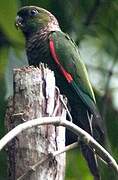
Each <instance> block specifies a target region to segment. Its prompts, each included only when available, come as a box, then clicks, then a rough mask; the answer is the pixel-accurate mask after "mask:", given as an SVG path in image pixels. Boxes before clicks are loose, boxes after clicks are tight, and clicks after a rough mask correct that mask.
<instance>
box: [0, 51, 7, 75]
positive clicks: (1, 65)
mask: <svg viewBox="0 0 118 180" xmlns="http://www.w3.org/2000/svg"><path fill="white" fill-rule="evenodd" d="M7 61H8V49H7V48H2V49H0V78H2V77H3V75H4V72H5V68H6V64H7Z"/></svg>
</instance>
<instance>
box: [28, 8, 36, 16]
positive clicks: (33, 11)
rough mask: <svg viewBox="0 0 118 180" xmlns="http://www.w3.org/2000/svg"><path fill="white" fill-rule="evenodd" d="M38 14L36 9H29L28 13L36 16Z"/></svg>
mask: <svg viewBox="0 0 118 180" xmlns="http://www.w3.org/2000/svg"><path fill="white" fill-rule="evenodd" d="M37 14H38V11H37V10H36V9H32V10H31V11H30V15H31V16H36V15H37Z"/></svg>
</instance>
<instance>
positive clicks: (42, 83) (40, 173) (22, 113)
mask: <svg viewBox="0 0 118 180" xmlns="http://www.w3.org/2000/svg"><path fill="white" fill-rule="evenodd" d="M13 83H14V94H13V97H12V98H11V99H10V100H9V103H8V109H7V113H6V119H5V123H6V129H7V131H9V130H11V129H12V128H13V127H15V126H16V125H18V124H20V123H22V122H24V121H29V120H31V119H35V118H38V117H44V116H60V117H61V116H63V117H65V118H66V110H65V109H64V105H63V103H62V102H61V101H60V98H59V97H60V92H59V90H58V89H57V88H55V78H54V74H53V72H52V71H51V70H49V69H48V68H45V67H44V65H40V67H39V68H34V67H25V68H22V69H16V70H14V82H13ZM64 100H65V101H66V99H64ZM64 146H65V128H64V127H55V126H53V125H45V126H37V127H35V128H31V129H28V130H25V131H23V132H22V133H21V134H20V135H18V136H17V138H15V139H14V140H12V141H11V142H10V143H9V145H8V148H7V151H8V179H9V180H63V179H64V174H65V153H63V154H61V155H59V156H57V157H55V158H54V157H53V155H52V154H51V152H54V151H56V150H60V149H61V148H64Z"/></svg>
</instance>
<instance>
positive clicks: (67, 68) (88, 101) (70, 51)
mask: <svg viewBox="0 0 118 180" xmlns="http://www.w3.org/2000/svg"><path fill="white" fill-rule="evenodd" d="M49 48H50V52H51V55H52V57H53V59H54V61H55V63H56V64H57V66H59V67H60V71H61V72H62V74H63V76H65V78H66V80H67V81H68V83H69V84H70V85H71V86H72V87H73V88H74V89H75V91H76V93H77V94H78V95H79V97H80V98H81V100H82V101H83V102H84V103H85V105H86V106H87V107H88V108H89V110H90V111H91V112H92V113H93V114H94V113H95V112H96V111H97V109H96V105H95V103H96V101H95V97H94V93H93V90H92V87H91V84H90V81H89V79H88V74H87V70H86V68H85V65H84V63H83V62H82V60H81V57H80V54H79V52H78V48H77V46H76V45H75V43H74V42H73V41H72V40H71V39H70V38H69V36H68V35H67V34H65V33H63V32H61V31H56V32H52V33H51V34H50V36H49Z"/></svg>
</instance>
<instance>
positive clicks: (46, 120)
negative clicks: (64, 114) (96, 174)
mask: <svg viewBox="0 0 118 180" xmlns="http://www.w3.org/2000/svg"><path fill="white" fill-rule="evenodd" d="M46 124H53V125H55V126H64V127H66V128H68V129H69V130H71V131H72V132H73V133H74V134H76V135H77V136H79V138H80V139H81V140H82V141H84V142H85V143H86V144H87V145H88V146H90V147H91V148H92V149H95V153H96V154H98V155H99V156H100V157H101V158H102V159H103V160H104V161H106V162H107V163H108V165H109V167H112V168H113V169H115V170H116V172H117V173H118V165H117V163H116V161H115V160H114V158H113V157H112V156H111V155H110V154H109V153H108V152H107V151H106V150H105V149H104V148H103V147H102V146H101V145H100V144H99V143H98V142H97V141H96V140H95V139H94V138H93V137H92V136H90V134H88V133H87V132H86V131H84V130H83V129H81V128H80V127H78V126H76V125H75V124H73V123H72V122H69V121H67V120H65V119H63V118H60V117H43V118H38V119H33V120H30V121H27V122H24V123H22V124H20V125H18V126H16V127H15V128H14V129H12V130H11V131H10V132H8V133H7V134H6V135H5V136H4V137H3V138H2V139H1V140H0V150H1V149H2V148H3V147H4V146H5V145H6V144H7V143H8V142H9V141H10V140H12V139H13V138H14V137H15V136H17V135H18V134H19V133H20V132H21V131H24V130H26V129H28V128H31V127H34V126H39V125H46Z"/></svg>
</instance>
